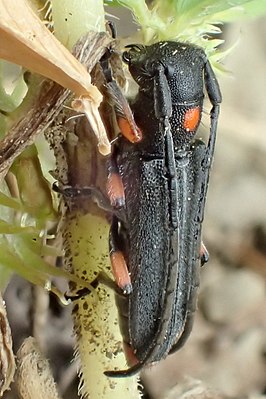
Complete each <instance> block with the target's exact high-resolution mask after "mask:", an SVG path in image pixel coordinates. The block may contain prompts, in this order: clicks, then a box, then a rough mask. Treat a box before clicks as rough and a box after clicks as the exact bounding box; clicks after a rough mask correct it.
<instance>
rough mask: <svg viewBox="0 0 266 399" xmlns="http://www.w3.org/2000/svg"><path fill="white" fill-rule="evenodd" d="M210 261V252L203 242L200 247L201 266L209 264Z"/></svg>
mask: <svg viewBox="0 0 266 399" xmlns="http://www.w3.org/2000/svg"><path fill="white" fill-rule="evenodd" d="M208 260H209V252H208V250H207V248H206V247H205V245H204V243H203V241H201V247H200V265H201V266H204V265H205V263H207V262H208Z"/></svg>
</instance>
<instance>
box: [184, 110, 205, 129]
mask: <svg viewBox="0 0 266 399" xmlns="http://www.w3.org/2000/svg"><path fill="white" fill-rule="evenodd" d="M200 115H201V108H200V107H195V108H190V109H188V110H187V111H186V113H185V116H184V123H183V127H184V128H185V129H186V130H188V131H193V130H195V129H197V127H198V124H199V122H200Z"/></svg>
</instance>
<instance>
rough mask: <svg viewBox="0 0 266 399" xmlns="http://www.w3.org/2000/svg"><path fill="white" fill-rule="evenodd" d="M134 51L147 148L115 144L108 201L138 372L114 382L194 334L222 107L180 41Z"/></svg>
mask: <svg viewBox="0 0 266 399" xmlns="http://www.w3.org/2000/svg"><path fill="white" fill-rule="evenodd" d="M127 47H128V49H127V51H125V52H124V53H123V60H124V61H125V62H126V63H127V64H128V66H129V71H130V73H131V75H132V77H133V79H134V80H135V81H136V82H137V84H138V86H139V87H138V94H137V96H136V98H135V99H134V100H133V101H132V102H131V103H130V106H131V110H132V113H133V115H134V120H135V122H136V125H137V126H138V128H139V130H140V132H141V136H142V139H141V140H139V141H138V142H130V141H129V140H127V139H126V138H125V137H123V136H122V137H120V138H119V139H118V140H117V142H116V145H115V147H114V150H113V154H112V159H111V161H110V166H109V179H108V194H109V198H110V199H111V203H112V205H113V206H114V208H116V213H115V216H114V217H113V222H112V227H111V232H110V254H111V260H112V266H113V270H114V275H115V278H116V281H117V283H118V285H119V287H120V288H121V289H122V290H123V291H124V295H120V296H117V303H118V307H119V309H120V313H121V314H120V326H121V330H122V335H123V339H124V342H125V343H126V344H128V345H129V347H130V349H131V351H132V352H133V354H134V356H135V358H136V359H137V363H136V364H135V365H133V366H132V367H131V368H129V369H128V370H116V371H107V372H105V374H106V375H107V376H110V377H121V376H129V375H133V374H134V373H136V372H138V371H140V369H141V368H142V367H143V366H145V365H148V364H151V363H153V362H157V361H159V360H161V359H163V358H165V357H166V356H167V355H168V354H169V353H172V352H174V351H176V350H177V349H179V348H180V347H181V346H182V345H183V344H184V342H185V341H186V339H187V337H188V336H189V334H190V332H191V328H192V324H193V314H194V311H195V308H196V300H197V289H198V286H199V269H200V264H201V263H203V262H204V260H205V258H206V257H207V252H206V250H205V247H204V246H203V245H202V243H201V225H202V221H203V214H204V205H205V198H206V192H207V187H208V181H209V173H210V167H211V163H212V158H213V152H214V147H215V138H216V129H217V122H218V114H219V103H220V102H221V93H220V89H219V86H218V82H217V80H216V77H215V75H214V72H213V70H212V68H211V65H210V63H209V61H208V59H207V56H206V54H205V52H204V51H203V49H201V48H199V47H197V46H195V45H192V44H188V43H180V42H172V41H164V42H159V43H155V44H153V45H151V46H143V45H135V44H133V45H129V46H127ZM204 85H205V88H206V91H207V94H208V97H209V100H210V102H211V104H212V109H211V111H210V133H209V139H208V142H207V144H205V143H204V141H202V140H200V139H196V138H195V134H196V132H197V129H198V126H199V124H200V121H201V114H202V106H203V98H204ZM118 108H119V107H118ZM120 108H121V107H120ZM121 115H122V113H121V112H120V113H119V115H118V119H120V118H121ZM122 118H123V116H122ZM124 119H126V117H124ZM120 125H121V124H120ZM122 125H123V124H122ZM125 136H126V134H125Z"/></svg>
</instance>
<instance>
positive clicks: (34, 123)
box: [0, 32, 110, 180]
mask: <svg viewBox="0 0 266 399" xmlns="http://www.w3.org/2000/svg"><path fill="white" fill-rule="evenodd" d="M109 44H110V37H108V35H107V34H105V33H103V32H102V33H96V32H90V33H89V34H88V35H87V36H85V37H84V38H82V39H80V41H79V42H78V43H77V45H76V46H75V49H74V54H75V56H76V57H78V58H80V59H81V62H82V63H84V65H86V67H87V69H88V71H91V69H92V68H93V66H94V65H95V63H96V62H97V61H99V59H100V58H101V56H102V55H103V54H104V52H105V48H106V47H107V46H108V45H109ZM70 98H71V93H70V91H69V90H67V89H64V88H62V87H61V86H59V85H58V84H57V83H53V82H44V83H43V85H42V87H41V90H40V94H39V96H38V97H37V99H36V100H35V103H34V106H33V107H32V108H31V109H30V110H29V111H28V113H27V114H26V115H25V116H24V117H23V118H22V119H21V120H20V121H19V122H18V123H17V124H16V125H15V126H13V127H12V129H11V130H10V131H9V133H8V134H7V135H6V137H5V138H4V139H3V140H2V141H1V142H0V180H1V179H2V178H3V177H4V176H5V174H6V172H7V170H8V168H9V167H10V166H11V164H12V162H13V160H14V159H15V158H16V156H18V155H19V154H20V153H21V152H22V151H23V150H24V148H26V147H27V146H29V145H30V144H32V143H33V142H34V140H35V139H36V137H37V136H38V135H39V134H41V133H43V132H44V131H45V130H46V129H47V128H48V127H49V126H50V125H51V123H52V122H53V120H54V119H55V118H56V117H57V116H58V115H59V113H60V112H62V111H63V109H64V108H63V107H64V104H65V103H66V102H69V101H70ZM91 118H92V119H93V121H95V118H96V121H97V122H98V121H99V118H100V115H99V114H98V113H97V115H96V116H95V115H94V114H93V115H92V116H91ZM93 123H94V124H93V126H95V122H93ZM96 128H97V129H98V125H97V124H96ZM94 133H97V134H98V135H100V136H101V135H102V130H101V129H100V128H99V130H97V132H95V131H94ZM101 137H102V136H101ZM99 143H101V141H99ZM107 145H109V142H108V141H107ZM105 153H106V151H105Z"/></svg>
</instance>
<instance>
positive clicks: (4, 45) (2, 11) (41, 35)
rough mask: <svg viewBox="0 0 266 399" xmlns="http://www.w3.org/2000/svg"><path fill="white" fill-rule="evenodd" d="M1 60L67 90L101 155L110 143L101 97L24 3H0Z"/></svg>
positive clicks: (2, 0)
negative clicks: (82, 113)
mask: <svg viewBox="0 0 266 399" xmlns="http://www.w3.org/2000/svg"><path fill="white" fill-rule="evenodd" d="M0 16H1V18H0V41H1V46H0V58H3V59H5V60H7V61H10V62H13V63H15V64H19V65H22V66H23V67H25V68H27V69H29V70H30V71H33V72H36V73H39V74H40V75H43V76H45V77H47V78H49V79H51V80H53V81H55V82H57V83H59V84H60V85H61V86H63V87H65V88H68V89H70V90H71V91H72V92H73V93H75V94H76V96H77V97H78V98H79V101H80V102H84V103H86V107H85V108H86V110H88V112H86V113H85V115H86V117H87V118H88V120H89V122H90V124H91V125H92V126H93V127H94V133H95V134H96V136H97V137H98V140H99V150H100V152H101V153H102V154H103V155H106V154H109V153H110V144H109V141H108V138H107V135H106V131H105V128H104V125H103V123H102V121H101V118H100V115H99V113H98V107H99V105H100V103H101V101H102V94H101V93H100V91H99V90H98V89H97V87H96V86H94V85H92V84H91V77H90V74H89V73H88V72H87V70H86V68H85V67H84V66H83V65H82V64H81V63H80V62H79V61H78V60H77V59H76V58H75V57H74V56H73V55H72V54H71V53H70V52H69V51H68V50H67V49H66V48H65V47H64V46H63V45H62V44H61V43H60V42H59V41H58V40H57V39H56V38H55V36H53V34H52V33H51V32H50V31H49V30H48V29H47V28H46V27H45V25H44V24H43V23H42V22H41V21H40V19H39V18H38V17H37V16H36V15H35V14H34V12H33V11H32V9H31V8H30V6H29V5H28V3H27V1H26V0H20V1H19V2H18V1H16V0H8V1H5V0H0Z"/></svg>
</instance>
